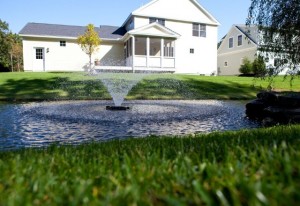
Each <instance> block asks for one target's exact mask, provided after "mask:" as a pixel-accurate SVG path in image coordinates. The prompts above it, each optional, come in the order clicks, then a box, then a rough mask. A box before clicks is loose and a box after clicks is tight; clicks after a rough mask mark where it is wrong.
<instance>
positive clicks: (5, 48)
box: [0, 19, 10, 71]
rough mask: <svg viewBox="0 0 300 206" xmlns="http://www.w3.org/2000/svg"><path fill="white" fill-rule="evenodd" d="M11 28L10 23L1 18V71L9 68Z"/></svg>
mask: <svg viewBox="0 0 300 206" xmlns="http://www.w3.org/2000/svg"><path fill="white" fill-rule="evenodd" d="M8 34H9V28H8V23H6V22H5V21H2V20H1V19H0V71H1V70H4V68H9V64H10V61H9V47H10V42H9V40H8Z"/></svg>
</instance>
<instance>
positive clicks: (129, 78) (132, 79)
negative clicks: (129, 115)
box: [92, 72, 149, 111]
mask: <svg viewBox="0 0 300 206" xmlns="http://www.w3.org/2000/svg"><path fill="white" fill-rule="evenodd" d="M147 74H149V73H146V72H144V73H124V72H114V73H111V72H110V73H106V72H95V73H93V74H92V75H94V76H96V77H97V78H98V79H100V80H101V82H102V83H103V84H104V86H105V87H106V88H107V90H108V92H109V94H110V95H111V97H112V99H113V103H114V105H111V106H106V109H107V110H112V111H118V110H128V109H130V107H128V106H122V103H123V101H124V99H125V97H126V95H127V94H128V92H129V91H130V90H131V89H132V88H133V87H134V86H135V85H136V84H137V83H138V82H139V81H141V80H142V79H143V78H144V77H145V76H146V75H147Z"/></svg>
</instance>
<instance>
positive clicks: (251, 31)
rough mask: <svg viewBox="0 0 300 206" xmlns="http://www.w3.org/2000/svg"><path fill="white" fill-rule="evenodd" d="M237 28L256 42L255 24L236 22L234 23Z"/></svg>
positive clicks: (256, 31)
mask: <svg viewBox="0 0 300 206" xmlns="http://www.w3.org/2000/svg"><path fill="white" fill-rule="evenodd" d="M234 26H235V27H236V28H237V29H238V30H240V31H241V32H242V33H243V34H244V35H245V36H246V37H247V38H249V39H250V40H251V41H253V42H254V43H255V44H258V27H257V26H256V25H251V26H248V25H245V24H237V25H234Z"/></svg>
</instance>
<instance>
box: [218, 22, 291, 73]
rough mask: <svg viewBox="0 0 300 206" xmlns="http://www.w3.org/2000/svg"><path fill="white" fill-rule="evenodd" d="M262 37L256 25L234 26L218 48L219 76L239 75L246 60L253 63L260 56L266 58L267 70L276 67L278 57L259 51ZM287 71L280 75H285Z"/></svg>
mask: <svg viewBox="0 0 300 206" xmlns="http://www.w3.org/2000/svg"><path fill="white" fill-rule="evenodd" d="M260 35H261V34H260V33H259V31H258V27H257V26H255V25H251V26H247V25H244V24H239V25H233V26H232V27H231V28H230V30H229V32H228V33H227V35H226V36H225V37H224V38H223V39H222V40H221V43H220V44H219V47H218V75H239V74H241V73H240V72H239V69H240V67H241V65H242V64H243V60H244V58H248V59H249V60H250V61H251V62H252V61H253V60H254V59H255V58H257V57H258V56H263V57H264V60H265V63H266V67H267V68H273V67H276V66H277V63H278V62H279V61H280V59H278V57H277V58H276V57H274V55H272V54H271V53H269V54H265V53H262V52H260V51H259V50H258V48H259V46H260ZM266 55H267V56H266ZM286 69H287V68H286ZM286 69H285V70H283V72H281V73H280V74H285V73H286Z"/></svg>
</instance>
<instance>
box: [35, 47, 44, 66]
mask: <svg viewBox="0 0 300 206" xmlns="http://www.w3.org/2000/svg"><path fill="white" fill-rule="evenodd" d="M33 71H45V49H44V48H34V57H33Z"/></svg>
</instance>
